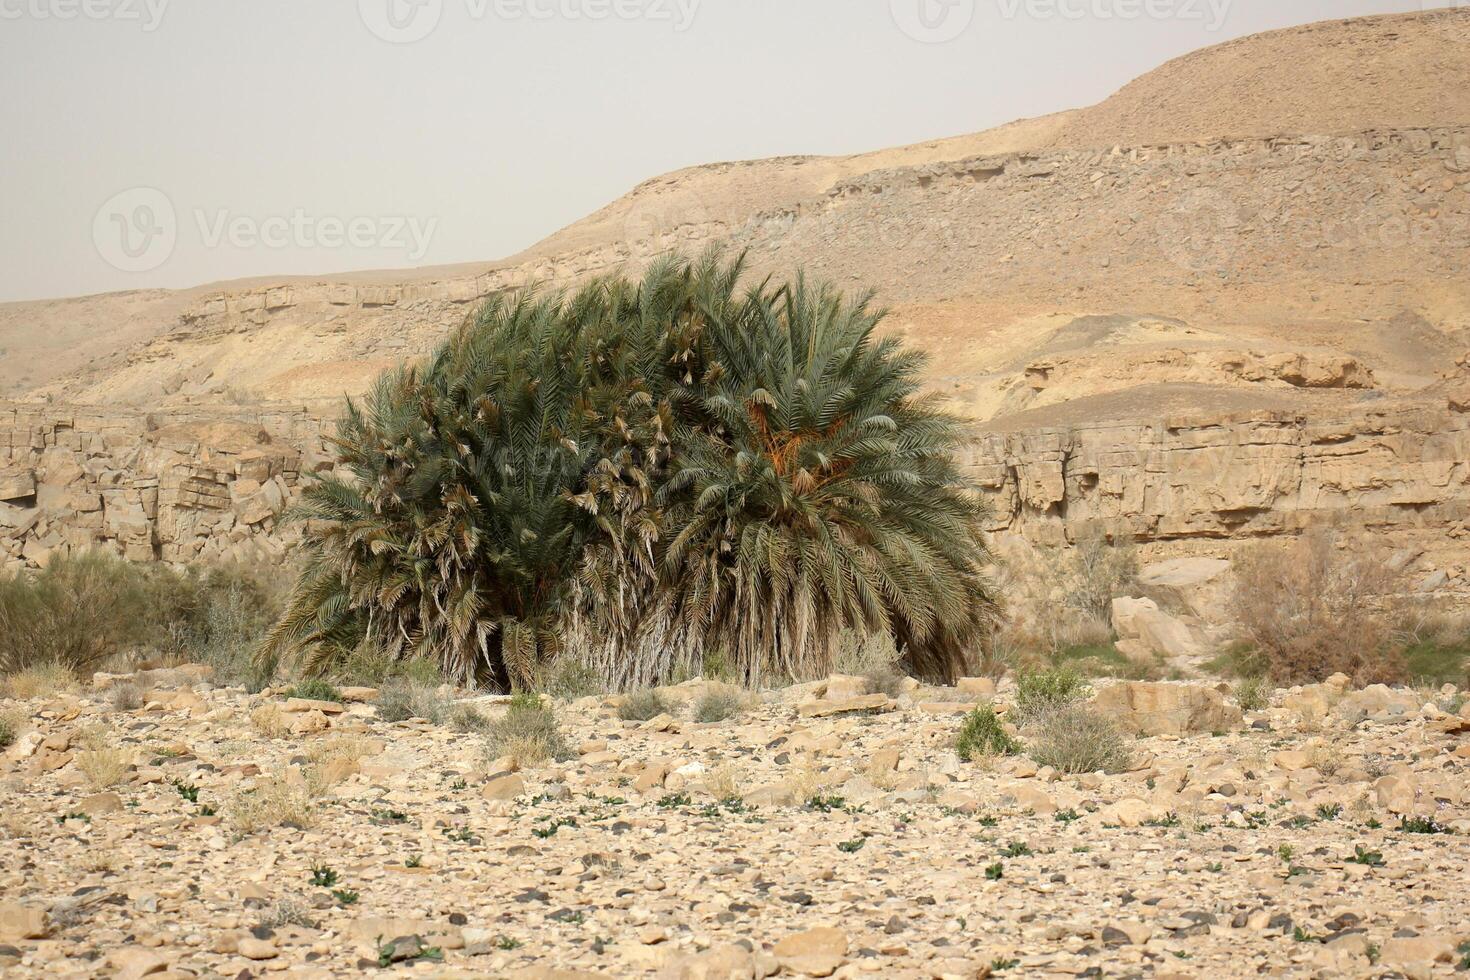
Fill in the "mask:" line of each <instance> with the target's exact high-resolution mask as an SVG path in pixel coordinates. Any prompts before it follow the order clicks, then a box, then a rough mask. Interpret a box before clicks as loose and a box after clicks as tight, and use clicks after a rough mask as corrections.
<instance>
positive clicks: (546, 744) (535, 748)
mask: <svg viewBox="0 0 1470 980" xmlns="http://www.w3.org/2000/svg"><path fill="white" fill-rule="evenodd" d="M574 755H575V753H573V752H572V749H571V746H570V745H568V744H567V740H566V737H565V736H564V735H562V733H561V727H560V725H558V723H557V720H556V712H555V711H553V710H552V708H551V706H550V705H549V704H547V703H546V701H545V700H544V699H542V698H541V697H540V696H538V695H528V694H518V695H516V696H515V697H513V698H511V700H510V703H509V704H508V705H507V706H506V709H505V714H504V715H503V716H501V717H500V718H498V719H496V720H495V721H492V722H490V724H489V726H488V728H487V730H486V733H485V757H486V759H487V760H493V759H498V758H501V757H504V756H510V757H511V758H513V759H515V760H516V762H517V763H518V764H519V765H520V766H522V767H530V766H538V765H541V764H543V763H545V762H547V761H548V760H556V761H565V760H567V759H571V758H573V757H574Z"/></svg>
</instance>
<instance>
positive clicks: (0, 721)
mask: <svg viewBox="0 0 1470 980" xmlns="http://www.w3.org/2000/svg"><path fill="white" fill-rule="evenodd" d="M21 724H22V722H21V718H20V715H18V714H16V713H15V712H13V711H0V749H8V748H10V746H11V745H12V744H13V743H14V742H15V740H16V737H17V736H19V735H20V728H21Z"/></svg>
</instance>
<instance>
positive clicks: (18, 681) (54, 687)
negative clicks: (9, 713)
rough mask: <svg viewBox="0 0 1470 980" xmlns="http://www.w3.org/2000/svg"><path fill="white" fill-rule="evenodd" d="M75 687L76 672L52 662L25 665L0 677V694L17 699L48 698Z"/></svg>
mask: <svg viewBox="0 0 1470 980" xmlns="http://www.w3.org/2000/svg"><path fill="white" fill-rule="evenodd" d="M76 687H77V676H76V674H73V673H72V672H71V669H70V668H68V667H65V666H63V665H62V664H59V663H54V662H53V663H46V664H38V665H36V666H33V667H26V668H24V669H22V670H20V671H18V672H16V673H14V674H11V675H9V676H8V677H0V694H3V695H4V696H5V697H7V698H15V699H16V700H17V701H25V700H27V699H29V698H49V697H52V696H53V695H56V694H60V693H62V692H64V691H71V690H75V689H76Z"/></svg>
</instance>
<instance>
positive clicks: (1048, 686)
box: [1015, 667, 1092, 719]
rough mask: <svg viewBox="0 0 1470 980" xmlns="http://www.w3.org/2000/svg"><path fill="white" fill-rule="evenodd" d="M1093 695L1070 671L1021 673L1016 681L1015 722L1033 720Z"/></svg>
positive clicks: (1082, 679) (1059, 669) (1075, 674)
mask: <svg viewBox="0 0 1470 980" xmlns="http://www.w3.org/2000/svg"><path fill="white" fill-rule="evenodd" d="M1091 694H1092V687H1091V685H1089V684H1088V683H1087V679H1086V678H1084V677H1083V676H1082V675H1081V674H1080V673H1078V672H1077V671H1076V670H1074V669H1073V668H1071V667H1058V668H1056V669H1053V670H1037V671H1022V672H1021V673H1020V674H1019V675H1017V677H1016V704H1015V710H1016V715H1017V717H1018V718H1022V719H1026V718H1032V717H1035V716H1037V715H1040V714H1043V713H1045V712H1049V711H1054V710H1056V709H1057V708H1061V707H1064V706H1066V705H1069V704H1072V703H1073V702H1076V701H1081V700H1082V699H1083V698H1086V697H1089V696H1090V695H1091Z"/></svg>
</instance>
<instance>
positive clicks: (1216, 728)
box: [1093, 681, 1242, 735]
mask: <svg viewBox="0 0 1470 980" xmlns="http://www.w3.org/2000/svg"><path fill="white" fill-rule="evenodd" d="M1093 704H1094V706H1095V707H1096V708H1097V709H1098V710H1099V711H1101V712H1102V713H1103V714H1105V715H1107V716H1108V717H1109V718H1110V719H1112V721H1113V723H1114V724H1116V725H1117V726H1118V727H1119V728H1121V729H1123V730H1124V731H1125V732H1130V733H1132V734H1135V735H1191V734H1196V733H1199V732H1221V731H1228V730H1229V729H1232V728H1234V727H1236V726H1237V725H1239V724H1240V722H1241V718H1242V715H1241V712H1240V709H1239V708H1237V707H1236V706H1235V705H1233V704H1230V703H1229V702H1227V701H1226V700H1225V698H1224V697H1223V696H1222V695H1221V694H1220V692H1219V691H1216V690H1215V689H1214V688H1211V687H1204V686H1201V685H1197V684H1149V683H1144V682H1142V681H1128V682H1125V683H1121V684H1113V685H1110V686H1108V687H1105V688H1103V689H1102V690H1100V691H1098V692H1097V695H1096V697H1095V698H1094V699H1093Z"/></svg>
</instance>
